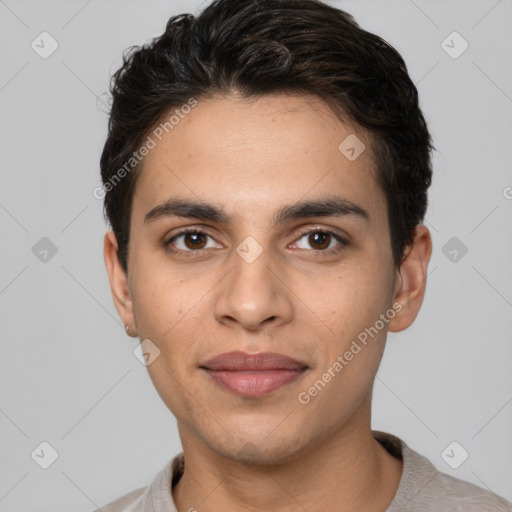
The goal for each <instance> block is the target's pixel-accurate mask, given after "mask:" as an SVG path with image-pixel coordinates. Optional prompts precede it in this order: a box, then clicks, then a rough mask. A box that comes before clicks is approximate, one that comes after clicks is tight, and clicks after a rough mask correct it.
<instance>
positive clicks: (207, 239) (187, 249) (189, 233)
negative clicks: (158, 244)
mask: <svg viewBox="0 0 512 512" xmlns="http://www.w3.org/2000/svg"><path fill="white" fill-rule="evenodd" d="M164 246H165V248H166V250H168V251H170V252H173V253H178V252H179V253H182V254H185V253H193V254H195V253H194V251H202V249H212V248H213V249H219V248H222V245H220V244H217V243H215V240H214V238H213V237H212V236H210V235H209V234H208V233H205V232H204V231H199V230H197V229H188V230H183V231H181V232H180V233H178V234H176V235H174V236H173V237H172V238H171V239H170V240H168V241H167V242H164Z"/></svg>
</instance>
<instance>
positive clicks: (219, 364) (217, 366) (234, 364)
mask: <svg viewBox="0 0 512 512" xmlns="http://www.w3.org/2000/svg"><path fill="white" fill-rule="evenodd" d="M200 367H201V368H206V369H208V370H231V371H247V370H253V371H258V370H260V371H263V370H304V369H305V368H307V365H305V364H304V363H301V362H300V361H297V360H296V359H292V358H291V357H288V356H285V355H283V354H278V353H276V352H258V353H255V354H250V353H248V352H241V351H234V352H226V353H224V354H219V355H217V356H215V357H212V358H211V359H209V360H208V361H206V363H204V364H202V365H201V366H200Z"/></svg>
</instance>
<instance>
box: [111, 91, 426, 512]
mask: <svg viewBox="0 0 512 512" xmlns="http://www.w3.org/2000/svg"><path fill="white" fill-rule="evenodd" d="M349 134H356V135H357V137H358V138H359V139H360V140H361V141H363V142H364V144H365V146H366V150H365V151H364V152H363V153H362V154H361V155H360V156H359V157H358V158H357V159H356V160H354V161H349V160H348V159H347V158H346V157H345V156H344V155H343V154H342V153H341V152H340V151H339V150H338V146H339V144H340V143H341V141H343V140H344V139H345V138H346V137H347V136H348V135H349ZM333 191H337V193H339V194H340V195H343V196H344V197H345V198H347V199H349V200H350V201H353V202H354V203H357V204H358V205H359V206H360V207H362V208H364V210H366V211H367V212H368V214H369V221H368V222H367V221H365V220H364V219H363V218H361V217H359V216H357V215H345V216H329V217H314V218H301V219H294V220H290V221H287V222H285V223H283V224H278V225H274V224H273V216H274V215H275V214H276V212H278V211H279V210H280V209H281V208H282V207H283V206H285V205H290V204H293V203H294V202H297V201H299V200H305V199H321V198H325V197H329V196H331V195H332V194H333ZM170 198H181V199H190V200H194V201H202V202H206V203H213V204H215V205H217V206H219V207H221V208H222V209H223V210H224V212H225V213H226V214H227V215H229V216H230V217H231V218H230V221H229V222H228V223H222V222H213V221H199V220H196V219H190V218H185V217H170V216H168V217H163V218H158V219H155V220H154V221H152V222H149V223H145V222H144V216H145V215H146V214H147V213H148V212H149V211H150V210H152V209H153V208H154V207H155V206H157V205H159V204H161V203H164V202H165V201H167V200H168V199H170ZM188 227H196V228H198V229H202V230H204V231H205V233H207V235H204V236H203V237H202V238H201V237H200V238H199V241H200V242H201V243H202V246H203V247H204V248H202V249H198V250H196V252H195V253H192V256H191V257H186V256H185V254H190V250H191V249H190V247H194V245H193V241H192V243H191V241H190V236H189V237H188V238H187V237H186V236H181V237H179V238H177V239H174V246H173V248H174V249H175V250H177V251H178V252H175V253H173V252H170V251H169V250H166V247H165V246H164V242H165V241H168V240H169V239H170V238H172V237H173V236H176V235H177V234H178V233H179V232H180V230H181V229H183V228H188ZM306 229H307V230H312V231H313V233H315V232H316V231H317V230H318V229H322V230H328V231H331V232H334V233H336V234H338V235H340V236H342V237H343V238H344V239H345V240H347V241H348V245H346V246H343V245H340V242H338V241H337V240H336V239H335V238H333V237H331V239H328V240H330V241H329V242H328V244H326V245H328V248H327V249H322V248H321V247H320V248H319V243H318V242H317V243H316V244H315V240H314V239H313V240H312V239H311V237H310V236H309V235H307V234H306V235H301V230H306ZM315 230H316V231H315ZM248 236H251V237H253V238H254V239H255V240H256V241H257V243H258V244H259V246H260V247H261V249H262V252H261V254H260V255H259V257H258V258H257V259H256V260H255V261H253V262H251V263H248V262H247V261H245V260H244V259H243V258H242V257H240V255H239V254H238V253H237V252H236V248H237V247H238V246H239V244H240V243H241V242H242V241H243V240H244V239H245V238H246V237H248ZM195 240H196V243H197V240H198V239H197V238H196V239H195ZM187 242H188V245H187ZM104 247H105V262H106V267H107V271H108V275H109V279H110V284H111V289H112V294H113V299H114V302H115V305H116V308H117V311H118V313H119V315H120V317H121V319H122V321H123V322H124V324H125V325H126V324H131V325H132V326H133V327H132V329H131V330H130V331H129V334H130V335H131V336H138V337H139V338H140V339H141V340H145V339H150V340H151V341H152V342H153V343H154V344H155V345H156V346H157V347H158V348H159V349H160V351H161V353H160V355H159V357H157V358H156V360H155V361H154V362H153V363H152V364H151V365H149V366H148V371H149V374H150V377H151V379H152V381H153V383H154V385H155V388H156V389H157V391H158V393H159V395H160V396H161V398H162V400H163V401H164V402H165V404H166V405H167V406H168V408H169V409H170V410H171V411H172V413H173V414H174V415H175V416H176V418H177V424H178V429H179V434H180V438H181V442H182V445H183V451H184V455H185V460H186V469H185V473H184V475H183V477H182V478H181V480H180V481H179V482H178V484H177V485H176V486H175V487H174V489H173V497H174V500H175V502H176V504H177V507H178V509H179V510H180V511H187V510H189V509H190V508H192V507H194V508H195V509H197V510H198V511H201V512H203V511H205V512H208V511H218V510H230V511H247V510H254V511H256V510H258V511H261V510H269V511H270V510H272V511H292V510H293V511H295V510H301V511H303V510H308V511H318V510H322V511H324V512H325V511H339V510H351V511H365V512H369V511H385V510H386V508H387V507H388V505H389V504H390V502H391V501H392V499H393V497H394V495H395V493H396V490H397V488H398V485H399V481H400V477H401V474H402V462H401V461H399V460H398V459H396V458H394V457H392V456H391V455H390V454H389V453H388V452H387V451H386V450H385V449H384V448H383V447H382V445H381V444H380V443H378V442H377V441H376V440H375V439H374V438H373V437H372V435H371V422H370V416H371V398H372V386H373V382H374V377H375V373H376V371H377V369H378V366H379V363H380V361H381V358H382V354H383V350H384V346H385V342H386V336H387V332H388V331H391V332H397V331H401V330H403V329H406V328H407V327H408V326H409V325H411V323H412V322H413V321H414V319H415V317H416V315H417V314H418V311H419V309H420V307H421V303H422V300H423V297H424V293H425V286H426V275H427V267H428V262H429V259H430V255H431V251H432V242H431V237H430V233H429V231H428V229H427V228H426V227H425V226H423V225H419V226H417V228H416V231H415V238H414V241H413V243H412V244H411V245H410V246H409V247H408V248H407V250H406V253H405V257H404V260H403V262H402V264H401V266H400V268H398V269H397V268H396V267H395V266H394V264H393V259H392V252H391V244H390V234H389V226H388V218H387V210H386V198H385V195H384V193H383V192H382V190H381V189H380V188H379V187H378V185H377V182H376V180H375V163H374V155H373V154H372V151H371V139H370V137H369V134H368V133H366V132H365V131H364V130H363V129H362V128H361V127H357V126H353V125H350V124H347V123H342V122H341V121H340V120H339V119H338V118H337V117H336V116H335V115H334V114H333V113H332V111H331V110H330V109H329V108H328V107H327V106H326V105H325V104H324V103H323V102H322V101H321V100H320V99H319V98H315V97H306V96H305V97H301V96H298V95H284V94H275V95H267V96H264V97H262V98H259V99H257V100H250V101H249V100H246V99H243V98H241V97H240V96H238V95H237V94H235V93H234V94H232V95H230V96H227V97H222V98H220V97H218V98H214V99H212V100H209V101H205V100H202V101H199V104H198V106H197V107H196V108H195V109H193V110H192V112H191V113H190V114H188V115H187V116H186V117H185V118H184V119H183V120H181V121H180V123H179V125H177V126H176V127H175V128H174V129H173V131H172V132H170V133H169V134H168V135H166V136H165V138H164V139H163V140H162V141H161V142H160V143H159V144H158V145H157V147H155V148H154V149H153V150H152V151H151V152H150V153H149V155H148V156H147V157H146V158H145V161H144V167H143V172H142V174H141V177H140V180H139V181H138V183H137V187H136V190H135V194H134V198H133V210H132V217H131V228H130V244H129V252H128V259H129V263H128V274H127V275H126V274H125V273H124V272H123V270H122V267H121V265H120V263H119V259H118V250H117V249H118V248H117V243H116V239H115V236H114V235H113V233H112V232H108V233H107V234H106V235H105V246H104ZM337 249H338V250H337ZM187 250H188V251H189V252H188V253H187V252H186V251H187ZM393 304H399V305H400V306H401V310H400V312H399V313H397V314H396V315H394V318H393V319H391V320H389V321H388V323H386V324H385V327H384V328H383V329H381V330H380V331H379V333H378V335H377V336H375V337H374V338H373V339H370V341H369V342H368V344H367V345H366V346H364V348H363V349H362V350H361V351H360V352H359V353H357V355H355V356H354V357H353V359H352V360H351V361H350V362H349V363H348V364H347V365H346V366H345V367H344V368H343V370H342V371H341V372H339V373H338V374H336V376H335V377H334V378H332V380H331V381H330V382H329V383H328V384H327V385H326V386H325V387H324V388H323V389H322V390H321V392H319V393H318V394H317V395H316V396H315V397H313V398H312V399H311V401H310V402H309V403H308V404H307V405H303V404H301V403H300V402H299V401H298V399H297V397H298V394H299V393H300V392H303V391H307V390H308V389H309V388H310V387H311V386H312V385H313V384H314V383H315V381H317V380H318V379H319V378H321V377H322V374H324V373H325V372H326V371H327V370H328V368H329V367H332V365H333V363H334V362H335V361H336V360H337V358H338V356H339V355H343V354H344V353H345V352H346V351H347V350H348V349H349V347H350V345H351V343H352V341H353V340H356V339H357V335H358V334H359V333H361V332H362V331H364V330H365V328H368V327H370V326H373V325H374V324H375V322H376V320H378V319H379V315H381V314H383V313H385V312H386V311H389V310H390V308H392V305H393ZM232 350H242V351H246V352H251V353H255V352H263V351H272V352H279V353H281V354H284V355H287V356H289V357H292V358H295V359H298V360H299V361H301V362H304V363H305V364H307V365H308V370H307V371H306V372H305V373H304V374H303V375H302V376H301V377H300V378H299V379H298V380H296V381H295V382H292V383H291V384H288V385H286V386H284V387H281V388H279V389H278V390H276V391H273V392H272V393H270V394H268V395H265V396H263V397H259V398H244V397H242V396H239V395H236V394H234V393H231V392H230V391H228V390H225V389H222V388H221V387H220V386H219V385H218V384H216V383H215V382H214V381H213V379H211V377H210V376H209V375H208V374H206V373H205V372H204V371H203V370H201V369H200V368H199V365H200V364H201V363H204V362H205V361H206V360H208V359H209V358H211V357H213V356H214V355H217V354H221V353H224V352H228V351H232Z"/></svg>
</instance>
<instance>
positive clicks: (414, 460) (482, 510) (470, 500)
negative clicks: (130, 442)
mask: <svg viewBox="0 0 512 512" xmlns="http://www.w3.org/2000/svg"><path fill="white" fill-rule="evenodd" d="M372 435H373V437H374V438H375V439H377V441H379V442H380V443H381V444H382V445H383V446H384V448H386V450H387V451H388V452H389V453H390V454H391V455H393V456H394V457H397V458H399V459H401V460H402V461H403V472H402V476H401V479H400V483H399V486H398V490H397V492H396V494H395V497H394V499H393V501H392V502H391V504H390V505H389V507H388V508H387V510H386V512H458V511H460V512H512V503H510V502H508V501H506V500H505V499H504V498H501V497H500V496H498V495H496V494H494V493H492V492H491V491H488V490H485V489H482V488H480V487H478V486H476V485H473V484H471V483H469V482H466V481H464V480H461V479H459V478H455V477H453V476H450V475H447V474H445V473H442V472H441V471H438V470H437V469H436V468H435V467H434V465H433V464H432V463H431V462H430V461H429V460H428V459H427V458H425V457H424V456H423V455H420V454H419V453H417V452H415V451H414V450H412V449H411V448H409V446H407V444H406V443H405V442H404V441H402V440H401V439H400V438H398V437H396V436H393V435H391V434H388V433H386V432H380V431H372ZM184 464H185V463H184V458H183V453H180V454H178V455H176V456H175V457H174V458H173V459H171V460H170V461H169V462H168V463H167V464H166V466H165V467H164V468H163V469H162V470H161V471H160V472H159V473H158V474H157V475H156V477H155V478H154V480H153V482H152V483H151V485H149V486H148V487H142V488H140V489H137V490H135V491H133V492H131V493H129V494H126V495H125V496H123V497H121V498H119V499H117V500H115V501H113V502H111V503H109V504H108V505H106V506H104V507H102V508H101V509H98V510H96V511H94V512H177V508H176V505H175V503H174V500H173V497H172V492H171V488H174V486H175V484H176V482H178V480H179V479H180V478H181V476H182V475H183V471H184V467H185V466H184Z"/></svg>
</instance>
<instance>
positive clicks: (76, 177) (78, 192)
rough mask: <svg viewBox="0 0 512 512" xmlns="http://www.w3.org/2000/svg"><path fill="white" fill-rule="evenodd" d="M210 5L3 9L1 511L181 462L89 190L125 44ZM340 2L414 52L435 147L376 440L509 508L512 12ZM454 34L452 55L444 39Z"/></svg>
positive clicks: (377, 404)
mask: <svg viewBox="0 0 512 512" xmlns="http://www.w3.org/2000/svg"><path fill="white" fill-rule="evenodd" d="M201 3H202V2H199V1H185V0H183V1H163V0H162V1H157V0H152V1H144V2H143V1H138V2H135V1H130V2H128V1H124V2H121V1H112V0H108V1H99V0H90V1H85V0H79V1H75V0H73V1H69V0H68V1H48V0H47V1H40V2H36V1H31V2H29V1H22V0H0V58H1V65H0V109H1V115H0V140H1V149H2V150H1V151H0V172H1V184H2V186H1V189H0V225H1V237H2V241H1V244H2V252H1V258H2V259H1V267H0V313H1V343H2V356H3V357H2V358H1V360H0V433H1V436H0V461H1V462H0V465H1V467H0V511H2V512H4V511H7V510H9V511H10V512H19V511H26V510H31V511H32V512H37V511H48V510H55V511H66V512H74V511H77V512H78V511H84V512H85V511H89V510H92V509H94V508H95V507H96V506H99V505H102V504H105V503H106V502H108V501H110V500H112V499H114V498H116V497H118V496H120V495H121V494H124V493H126V492H128V491H130V490H133V489H135V488H138V487H141V486H144V485H147V484H148V483H149V482H150V481H151V479H152V478H153V476H154V475H155V474H156V472H157V471H159V470H160V469H161V468H162V467H163V465H164V464H165V463H166V462H167V461H168V460H169V458H170V457H171V456H173V455H174V454H175V453H177V452H178V451H180V443H179V439H178V435H177V430H176V423H175V420H174V418H173V416H172V415H171V413H170V412H169V411H168V410H167V408H166V407H165V405H164V404H163V403H162V402H161V401H160V398H159V397H158V395H157V393H156V391H155V390H154V388H153V385H152V383H151V381H150V379H149V377H148V375H147V371H146V368H145V367H144V366H143V365H142V364H141V363H140V362H139V361H138V360H137V359H136V358H135V357H134V355H133V350H134V348H135V346H136V343H137V341H136V340H133V339H131V338H128V337H127V336H126V335H125V333H124V330H123V326H122V325H121V323H120V321H119V319H118V317H117V314H116V311H115V309H114V306H113V303H112V299H111V296H110V290H109V287H108V281H107V274H106V271H105V269H104V263H103V255H102V237H103V233H104V231H105V229H106V226H105V224H104V221H103V218H102V204H101V202H100V201H98V200H97V199H95V198H94V197H93V193H92V191H93V189H94V188H95V187H96V186H98V184H99V163H98V162H99V156H100V151H101V149H102V145H103V143H104V139H105V135H106V122H107V117H106V114H105V112H106V110H107V108H108V97H107V95H106V91H107V89H108V84H109V77H110V75H111V74H112V73H113V72H114V71H115V70H116V69H117V68H118V67H119V65H120V62H121V53H122V50H123V49H124V48H126V47H128V46H129V45H132V44H141V43H143V42H145V41H147V40H148V39H149V38H150V37H153V36H156V35H158V34H160V33H161V32H162V31H163V29H164V27H165V24H166V21H167V19H168V17H169V16H170V15H172V14H177V13H180V12H197V10H198V8H199V6H200V5H201ZM330 3H332V4H333V5H336V6H339V7H341V8H345V9H346V10H348V12H350V13H352V14H354V16H355V17H356V19H357V20H358V21H359V22H360V23H361V24H362V26H363V27H364V28H366V29H367V30H370V31H374V32H376V33H378V34H379V35H381V36H382V37H383V38H384V39H386V40H387V41H389V42H390V43H391V44H393V45H394V46H395V47H396V48H397V49H398V50H399V51H400V52H401V53H402V55H403V56H404V58H405V60H406V62H407V64H408V67H409V71H410V74H411V77H412V78H413V80H414V81H415V83H416V84H417V85H418V88H419V92H420V97H421V103H422V107H423V109H424V113H425V115H426V118H427V120H428V122H429V125H430V129H431V131H432V134H433V137H434V144H435V145H436V147H437V149H438V152H437V153H436V154H435V156H434V170H435V178H434V183H433V186H432V189H431V193H430V206H429V211H428V214H427V225H428V226H429V227H430V229H431V231H432V235H433V242H434V251H433V256H432V260H431V264H430V267H429V272H430V274H429V280H428V287H427V294H426V298H425V302H424V305H423V308H422V311H421V312H420V315H419V317H418V318H417V320H416V322H415V323H414V325H413V326H412V327H411V328H409V329H408V330H406V331H405V332H402V333H399V334H391V335H390V336H389V339H388V348H387V351H386V354H385V357H384V361H383V363H382V367H381V369H380V372H379V374H378V378H377V380H376V385H375V400H374V418H373V428H375V429H381V430H385V431H388V432H392V433H395V434H397V435H399V436H401V437H402V438H403V439H404V440H405V441H406V442H407V443H408V444H409V445H410V446H411V447H413V448H414V449H416V450H417V451H419V452H420V453H423V454H424V455H426V456H427V457H428V458H429V459H430V460H431V461H432V462H433V463H434V464H435V465H436V466H437V467H438V468H439V469H441V470H442V471H445V472H447V473H450V474H453V475H455V476H457V477H460V478H463V479H466V480H469V481H471V482H474V483H476V484H478V485H480V486H483V487H487V488H490V489H492V490H493V491H495V492H496V493H498V494H501V495H503V496H504V497H506V498H507V499H509V500H512V485H511V482H512V462H511V461H512V436H511V435H510V434H511V431H512V428H511V427H512V372H511V371H510V366H511V360H512V359H511V356H512V344H511V338H512V286H511V285H512V239H511V236H510V235H511V233H512V188H511V187H512V172H511V161H512V158H511V156H512V155H511V153H512V149H511V146H512V144H511V142H512V139H511V135H512V123H511V119H512V116H511V113H512V66H511V61H512V59H511V53H512V52H511V49H512V1H511V0H500V1H496V0H479V1H468V0H464V1H426V0H415V1H412V0H397V1H386V2H382V1H380V2H378V1H369V0H368V1H362V0H359V1H356V0H353V1H338V2H330ZM43 31H47V32H49V33H50V34H51V36H52V37H53V38H54V39H55V40H56V41H57V42H58V45H59V46H58V49H57V50H56V51H55V52H54V53H53V54H52V55H51V56H49V57H48V58H47V59H43V58H41V57H40V56H39V54H38V53H36V52H35V51H34V50H33V49H32V48H31V43H32V41H34V40H36V42H37V41H40V39H38V36H39V34H40V33H41V32H43ZM453 31H457V32H459V33H460V34H461V36H462V37H463V38H464V39H465V40H466V41H467V42H468V43H469V48H468V49H467V50H466V51H465V52H464V53H463V54H462V55H460V56H458V58H453V57H451V56H450V55H448V53H446V51H445V49H443V47H442V45H441V43H442V41H444V40H445V39H446V38H447V36H448V35H449V34H451V33H452V32H453ZM452 41H453V42H452ZM445 44H448V45H449V46H452V47H453V48H452V49H451V51H452V53H453V52H454V51H455V52H456V51H458V50H460V49H461V48H462V46H461V45H462V41H461V40H460V39H453V37H452V39H450V38H449V39H448V42H447V43H445ZM40 45H41V43H40ZM45 48H46V49H48V48H49V45H48V44H46V45H45ZM43 237H47V238H48V239H49V240H50V241H51V242H52V244H54V245H55V247H56V249H57V252H56V254H52V252H51V248H50V250H49V243H48V241H47V240H43V241H40V240H41V239H42V238H43ZM453 237H456V240H452V241H451V242H450V240H451V239H452V238H453ZM36 244H39V245H36ZM446 244H448V245H446ZM462 244H463V245H462ZM34 246H35V249H33V248H34ZM464 246H465V247H466V248H467V253H466V254H464V255H463V248H464ZM44 250H49V252H48V253H44ZM454 250H455V251H457V253H456V254H455V253H454V252H453V251H454ZM45 258H46V259H45ZM43 441H46V442H48V443H50V445H51V446H52V447H53V448H54V449H55V450H56V451H57V452H58V454H59V456H58V458H57V460H55V462H54V463H53V464H52V465H51V466H50V467H49V468H48V469H42V468H41V467H40V466H39V465H38V463H36V462H35V460H37V461H38V462H39V463H41V462H43V463H44V461H43V459H44V458H45V457H46V458H47V461H48V460H49V459H48V457H50V451H49V449H48V448H44V447H43V448H42V450H43V451H42V452H41V447H40V443H41V442H43ZM453 441H456V442H457V443H459V445H460V446H462V447H463V448H464V449H465V450H467V452H468V453H469V458H468V459H467V460H466V461H465V462H464V463H463V464H461V465H460V467H458V469H452V468H451V467H449V465H448V464H447V463H446V462H445V460H443V457H442V453H443V451H444V450H445V448H446V447H447V446H448V445H449V444H450V443H452V442H453ZM35 449H38V450H39V451H37V450H36V453H39V458H38V457H37V456H34V459H35V460H34V459H33V458H32V457H31V454H32V452H33V451H34V450H35ZM460 450H461V449H460V448H459V447H458V445H457V446H456V448H455V450H454V452H450V450H448V453H450V454H451V455H452V461H453V460H455V462H456V461H457V459H458V458H459V459H460V457H461V453H462V452H461V451H460ZM445 453H446V452H445Z"/></svg>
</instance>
